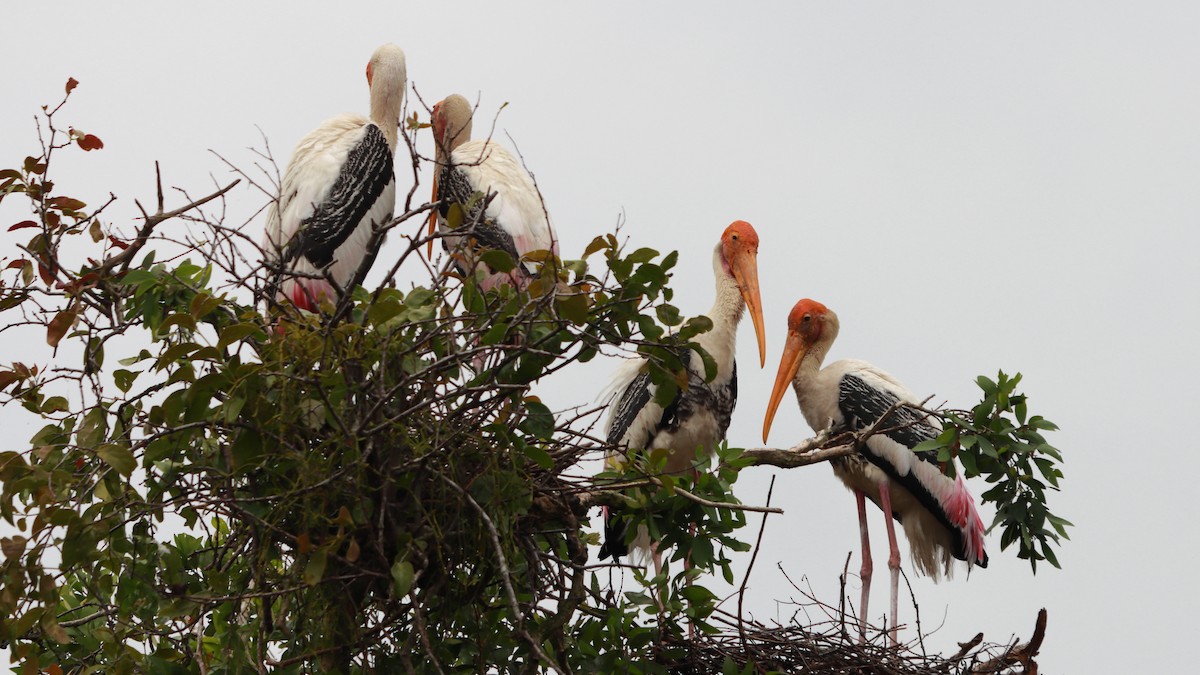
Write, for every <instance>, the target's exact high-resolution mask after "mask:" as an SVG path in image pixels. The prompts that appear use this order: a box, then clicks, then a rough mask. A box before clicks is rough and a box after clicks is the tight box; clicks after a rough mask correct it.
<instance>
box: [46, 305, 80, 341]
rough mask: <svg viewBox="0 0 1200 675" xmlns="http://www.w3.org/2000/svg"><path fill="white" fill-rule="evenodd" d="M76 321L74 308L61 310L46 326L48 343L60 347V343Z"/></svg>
mask: <svg viewBox="0 0 1200 675" xmlns="http://www.w3.org/2000/svg"><path fill="white" fill-rule="evenodd" d="M74 323H75V312H74V310H70V309H64V310H63V311H61V312H59V313H58V314H57V315H56V316H55V317H54V318H53V319H51V320H50V323H49V324H48V325H47V326H46V344H48V345H50V346H51V347H54V348H55V349H58V343H59V342H61V341H62V339H63V336H64V335H66V334H67V331H69V330H71V325H72V324H74Z"/></svg>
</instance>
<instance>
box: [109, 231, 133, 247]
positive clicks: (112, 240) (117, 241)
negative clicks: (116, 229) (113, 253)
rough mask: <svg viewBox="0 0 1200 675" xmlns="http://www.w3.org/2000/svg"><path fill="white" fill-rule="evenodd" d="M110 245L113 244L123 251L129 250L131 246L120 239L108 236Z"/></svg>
mask: <svg viewBox="0 0 1200 675" xmlns="http://www.w3.org/2000/svg"><path fill="white" fill-rule="evenodd" d="M108 243H110V244H112V245H113V246H116V247H117V248H119V249H121V250H122V251H124V250H125V249H127V248H129V244H128V243H127V242H123V241H121V240H120V239H117V238H116V237H114V236H112V235H111V234H110V235H108Z"/></svg>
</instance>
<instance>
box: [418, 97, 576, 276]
mask: <svg viewBox="0 0 1200 675" xmlns="http://www.w3.org/2000/svg"><path fill="white" fill-rule="evenodd" d="M471 117H472V110H471V104H470V103H468V102H467V99H465V98H463V97H462V96H459V95H458V94H453V95H451V96H448V97H446V99H445V100H443V101H440V102H438V103H437V104H435V105H434V106H433V137H434V143H435V146H436V149H435V162H436V167H435V171H436V173H435V174H434V181H433V200H434V201H439V202H440V204H439V206H438V208H437V210H436V211H435V212H434V213H431V214H430V217H429V232H430V234H432V233H433V230H434V224H435V222H436V224H437V226H438V229H439V231H440V232H442V233H443V235H444V236H443V238H442V245H443V246H444V247H445V249H446V251H447V252H448V253H449V254H450V255H452V256H453V257H454V261H455V266H456V267H458V269H459V271H460V272H461V273H463V274H470V273H474V271H475V270H476V269H481V268H482V269H484V270H485V272H486V273H487V276H486V277H485V278H484V280H483V283H482V286H483V288H484V289H485V290H487V289H490V288H493V287H494V286H495V285H496V284H499V283H512V284H514V285H520V284H522V283H523V282H524V281H525V280H527V279H528V278H529V275H530V274H531V273H532V272H533V265H532V263H529V262H526V263H525V264H522V263H521V257H522V256H524V255H526V254H527V253H531V252H533V251H540V250H546V251H550V252H552V253H553V254H554V255H558V238H557V237H556V236H555V234H554V226H553V225H552V224H551V222H550V216H549V214H548V213H547V212H546V207H545V205H544V204H543V203H542V198H541V195H540V194H539V193H538V190H537V186H535V185H534V183H533V178H532V177H531V176H530V175H529V172H528V171H526V170H525V168H524V167H523V166H522V165H521V163H520V162H519V161H518V160H517V158H516V157H514V156H513V155H512V153H510V152H509V151H508V150H506V149H504V147H503V146H501V145H499V144H498V143H494V142H492V141H489V140H476V141H473V140H471ZM476 195H479V197H478V198H476V199H474V201H473V200H472V198H473V197H475V196H476ZM455 204H458V205H459V206H460V208H463V211H462V212H461V214H462V219H461V223H454V224H455V225H458V227H457V228H455V227H452V226H451V222H450V220H451V219H450V213H451V209H452V208H453V207H454V205H455ZM468 206H469V208H467V207H468ZM460 231H461V232H460ZM432 245H433V244H432V242H431V243H430V247H431V250H432ZM488 249H494V250H500V251H504V252H505V253H507V254H508V255H509V257H511V258H512V261H513V263H514V264H515V265H516V267H515V268H514V269H513V270H511V271H510V272H507V273H505V272H496V271H494V270H492V269H491V268H490V267H488V266H487V265H486V263H484V262H482V261H481V260H480V258H479V254H480V253H482V252H483V251H485V250H488Z"/></svg>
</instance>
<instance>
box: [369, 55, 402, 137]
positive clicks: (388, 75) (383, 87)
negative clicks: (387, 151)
mask: <svg viewBox="0 0 1200 675" xmlns="http://www.w3.org/2000/svg"><path fill="white" fill-rule="evenodd" d="M382 70H383V69H380V71H381V72H378V73H375V76H374V77H373V78H372V79H371V121H372V122H374V123H375V124H376V126H378V127H379V128H380V130H382V131H383V135H384V137H385V138H387V142H388V146H390V147H391V148H392V150H393V151H394V150H395V149H396V142H397V140H398V137H399V125H400V109H401V106H403V104H404V86H405V77H404V72H403V70H401V71H400V72H399V73H392V72H382Z"/></svg>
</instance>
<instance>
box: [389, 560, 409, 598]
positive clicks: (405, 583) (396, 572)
mask: <svg viewBox="0 0 1200 675" xmlns="http://www.w3.org/2000/svg"><path fill="white" fill-rule="evenodd" d="M413 576H414V573H413V566H412V563H410V562H408V561H407V560H401V561H400V562H397V563H396V564H394V565H392V589H393V590H395V591H396V597H397V598H403V597H404V596H406V595H408V592H409V591H410V590H412V585H413Z"/></svg>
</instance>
